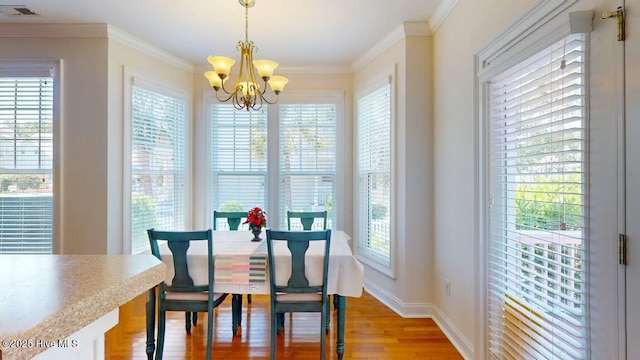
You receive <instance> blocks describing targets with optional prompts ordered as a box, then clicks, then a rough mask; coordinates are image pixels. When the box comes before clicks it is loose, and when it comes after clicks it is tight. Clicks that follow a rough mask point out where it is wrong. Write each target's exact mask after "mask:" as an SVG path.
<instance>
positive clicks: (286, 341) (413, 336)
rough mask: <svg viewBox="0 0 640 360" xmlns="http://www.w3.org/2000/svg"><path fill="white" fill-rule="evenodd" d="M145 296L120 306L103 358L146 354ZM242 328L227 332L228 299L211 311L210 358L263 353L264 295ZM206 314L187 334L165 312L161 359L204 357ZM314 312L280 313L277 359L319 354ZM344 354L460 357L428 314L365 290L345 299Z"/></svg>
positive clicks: (180, 319)
mask: <svg viewBox="0 0 640 360" xmlns="http://www.w3.org/2000/svg"><path fill="white" fill-rule="evenodd" d="M144 305H145V297H144V296H140V297H138V298H136V299H134V300H132V301H131V302H129V303H127V304H125V305H124V306H122V307H121V308H120V323H119V324H118V325H116V327H114V328H113V329H111V330H110V331H109V332H108V333H107V334H106V336H105V341H106V346H105V358H106V359H110V360H134V359H135V360H138V359H140V360H144V359H146V354H145V346H146V333H145V315H144V314H145V312H144ZM243 306H244V309H243V314H242V330H241V333H240V334H239V335H238V336H235V337H234V336H232V333H231V299H230V297H229V298H228V300H226V301H225V304H222V305H221V306H220V307H219V308H218V309H217V310H216V313H215V315H214V326H215V329H214V332H213V340H214V344H213V357H214V358H216V359H234V360H236V359H268V358H269V324H270V322H269V298H268V297H267V296H258V295H253V302H252V304H250V305H248V304H247V303H246V301H245V302H244V303H243ZM335 315H336V314H335V312H333V314H332V318H331V330H330V332H329V335H328V338H327V355H328V356H327V359H336V358H337V356H336V353H335V351H336V350H335V341H336V340H335V339H336V331H335V329H334V323H335V321H336V316H335ZM206 333H207V327H206V314H200V318H199V321H198V325H197V326H196V327H195V328H192V330H191V335H190V336H188V335H186V332H185V329H184V313H181V312H170V313H168V316H167V329H166V334H167V337H166V341H165V346H164V359H166V360H175V359H194V360H195V359H204V357H205V350H206V342H207V341H206ZM319 333H320V315H319V314H312V313H310V314H305V313H296V314H293V316H290V314H286V315H285V330H284V332H283V333H282V334H281V335H279V336H278V340H277V347H278V348H277V349H278V352H277V358H278V359H296V360H299V359H302V360H304V359H314V360H315V359H318V358H319V357H320V355H319V352H320V339H319V336H320V334H319ZM345 349H346V350H345V354H344V359H369V360H374V359H462V356H460V354H459V353H458V352H457V351H456V349H455V348H454V347H453V345H452V344H451V343H450V342H449V340H448V339H447V338H446V337H445V336H444V334H443V333H442V331H441V330H440V329H439V328H438V326H437V325H436V324H435V322H434V321H433V320H431V319H403V318H402V317H400V316H398V315H397V314H396V313H395V312H393V311H392V310H390V309H389V308H387V307H386V306H385V305H383V304H382V303H380V302H379V301H377V300H376V299H375V298H373V297H372V296H371V295H369V294H367V293H366V292H365V293H363V296H362V297H361V298H347V319H346V326H345Z"/></svg>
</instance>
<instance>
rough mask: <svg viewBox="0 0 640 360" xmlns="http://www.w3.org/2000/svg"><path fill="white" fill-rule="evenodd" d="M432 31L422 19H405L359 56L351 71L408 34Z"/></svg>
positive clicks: (419, 34)
mask: <svg viewBox="0 0 640 360" xmlns="http://www.w3.org/2000/svg"><path fill="white" fill-rule="evenodd" d="M429 35H431V31H430V29H429V24H428V23H426V22H422V21H405V22H403V23H402V24H400V25H399V26H398V27H396V28H395V29H393V30H392V31H391V32H390V33H389V34H387V36H385V37H384V38H383V39H382V40H380V41H379V42H378V43H376V44H375V45H374V46H373V47H372V48H371V49H369V50H367V51H366V52H365V53H364V54H362V55H361V56H360V57H358V58H357V59H356V60H355V61H354V62H353V63H352V64H351V72H352V73H354V72H356V71H358V70H359V69H361V68H362V67H363V66H365V65H366V64H367V63H369V62H370V61H371V60H373V59H374V58H376V57H377V56H379V55H380V54H382V53H383V52H385V51H386V50H387V49H389V48H390V47H391V46H393V45H394V44H395V43H397V42H398V41H400V40H402V39H403V38H405V37H407V36H429Z"/></svg>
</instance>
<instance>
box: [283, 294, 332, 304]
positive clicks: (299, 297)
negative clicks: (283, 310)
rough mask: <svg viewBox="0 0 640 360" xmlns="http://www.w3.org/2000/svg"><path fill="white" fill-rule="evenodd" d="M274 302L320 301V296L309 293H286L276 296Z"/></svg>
mask: <svg viewBox="0 0 640 360" xmlns="http://www.w3.org/2000/svg"><path fill="white" fill-rule="evenodd" d="M276 301H278V302H287V301H322V294H310V293H301V294H298V293H287V294H276Z"/></svg>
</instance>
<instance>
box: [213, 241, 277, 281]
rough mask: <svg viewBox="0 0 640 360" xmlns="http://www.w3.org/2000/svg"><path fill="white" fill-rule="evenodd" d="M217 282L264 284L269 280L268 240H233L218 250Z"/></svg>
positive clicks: (216, 264) (216, 257) (215, 278)
mask: <svg viewBox="0 0 640 360" xmlns="http://www.w3.org/2000/svg"><path fill="white" fill-rule="evenodd" d="M214 281H215V282H216V283H227V284H264V283H266V282H267V242H266V241H265V240H263V241H260V242H251V241H233V242H229V243H228V244H226V246H225V248H224V249H220V251H217V252H216V255H215V274H214Z"/></svg>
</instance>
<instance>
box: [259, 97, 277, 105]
mask: <svg viewBox="0 0 640 360" xmlns="http://www.w3.org/2000/svg"><path fill="white" fill-rule="evenodd" d="M261 98H262V99H263V100H264V102H266V103H267V104H271V105H273V104H275V103H277V102H278V95H276V98H275V99H274V100H273V101H269V100H268V99H267V98H266V97H264V96H262V97H261Z"/></svg>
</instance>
